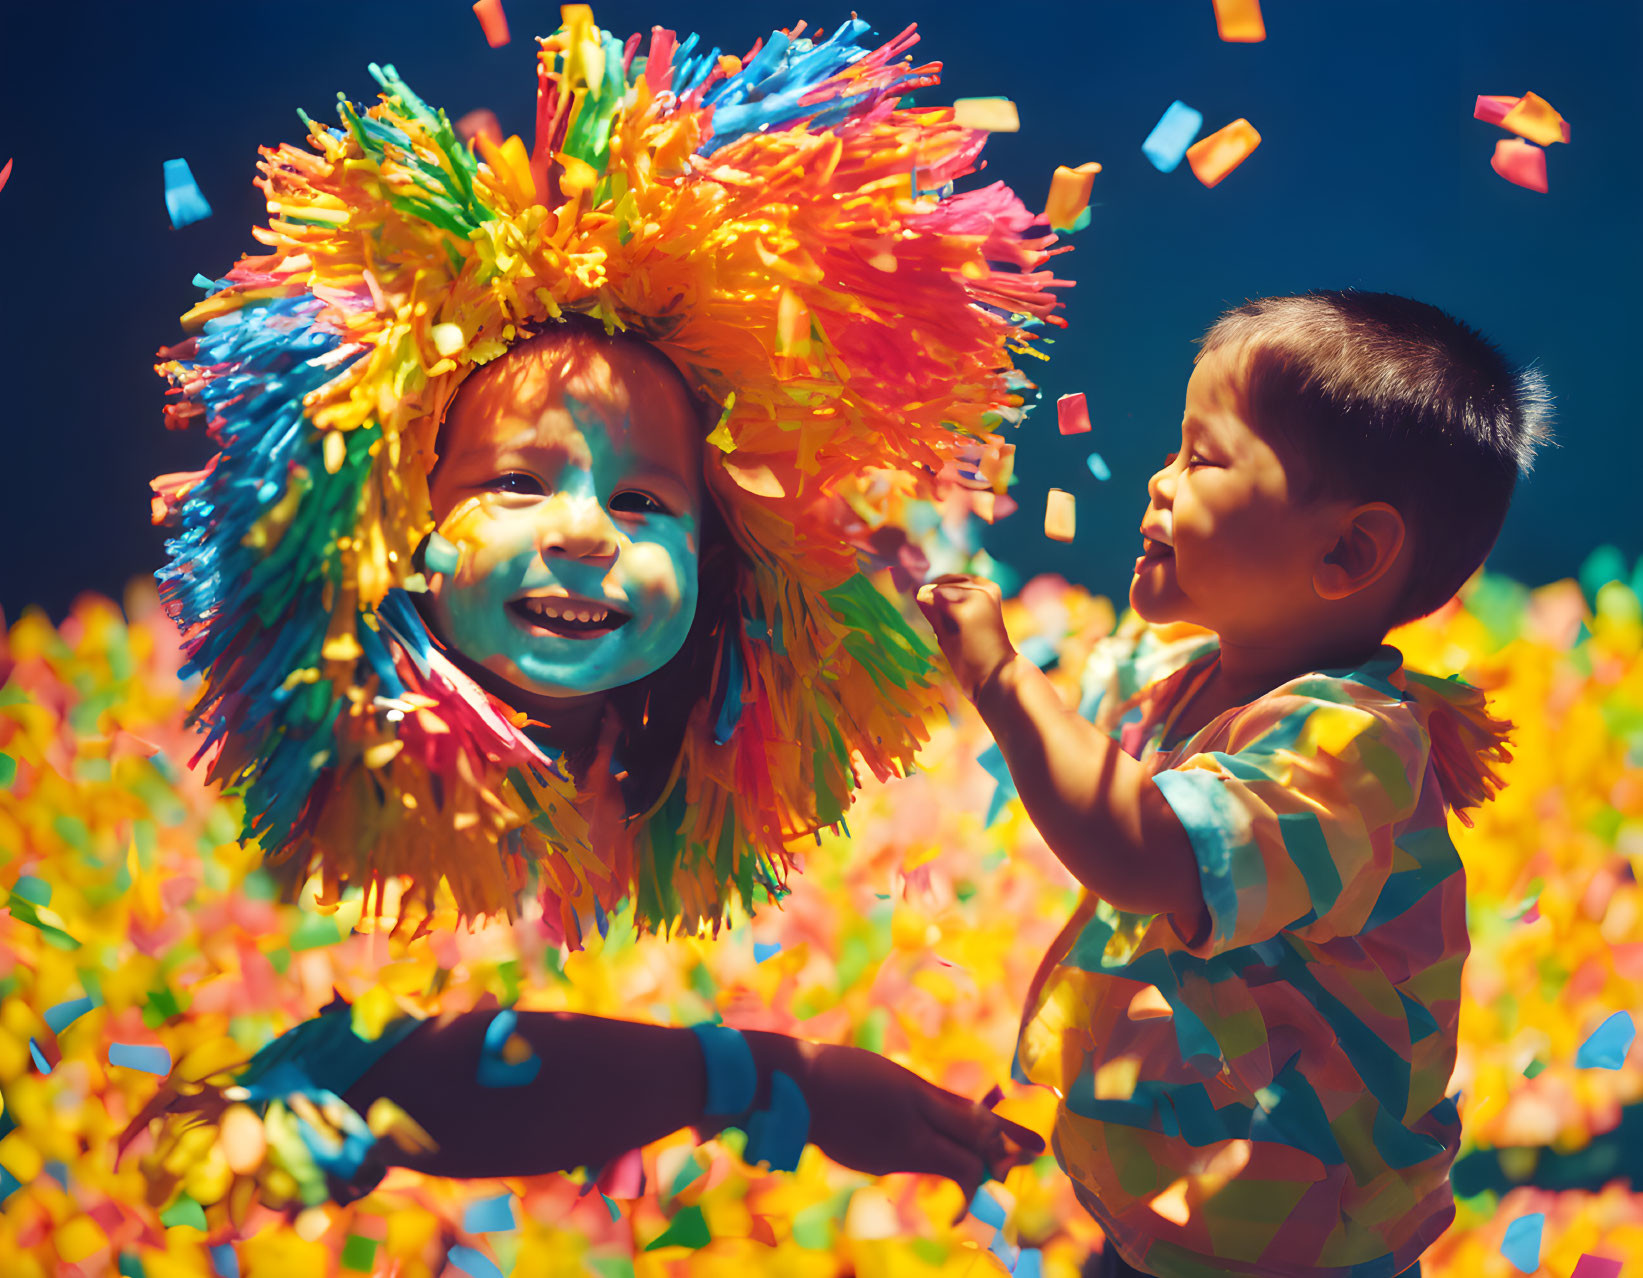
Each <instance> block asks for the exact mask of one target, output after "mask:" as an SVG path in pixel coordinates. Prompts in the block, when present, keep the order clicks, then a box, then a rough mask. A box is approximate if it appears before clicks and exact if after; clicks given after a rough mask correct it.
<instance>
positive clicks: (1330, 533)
mask: <svg viewBox="0 0 1643 1278" xmlns="http://www.w3.org/2000/svg"><path fill="white" fill-rule="evenodd" d="M1246 358H1247V356H1246V351H1245V349H1244V348H1242V347H1228V346H1223V347H1218V348H1217V349H1215V350H1213V351H1211V352H1210V353H1209V354H1207V355H1205V356H1204V357H1203V358H1202V359H1201V360H1200V361H1199V363H1198V366H1197V368H1195V369H1194V370H1193V374H1192V379H1191V381H1189V382H1188V383H1187V401H1186V412H1185V415H1184V416H1183V418H1182V421H1181V446H1180V451H1179V452H1177V453H1174V454H1172V455H1171V456H1170V457H1169V458H1167V459H1166V463H1165V466H1164V468H1163V469H1162V470H1160V471H1159V472H1158V473H1157V474H1155V475H1154V476H1153V477H1152V479H1151V480H1150V481H1149V482H1148V484H1147V495H1148V497H1149V498H1150V501H1149V503H1148V506H1147V510H1146V514H1145V516H1144V517H1143V519H1142V534H1143V537H1144V538H1145V540H1144V541H1143V543H1142V548H1143V554H1142V555H1141V557H1140V558H1139V559H1137V560H1136V561H1135V576H1134V578H1133V579H1132V580H1131V582H1130V603H1131V605H1132V606H1133V607H1134V608H1135V610H1136V611H1137V612H1138V613H1140V614H1141V615H1142V616H1143V617H1145V618H1146V619H1147V620H1148V621H1152V622H1167V621H1188V622H1192V623H1194V624H1196V625H1200V626H1203V627H1205V628H1206V629H1209V630H1213V631H1215V632H1216V633H1217V634H1219V635H1220V636H1221V637H1222V639H1223V640H1224V641H1229V642H1237V643H1243V644H1255V645H1272V644H1282V643H1283V642H1285V641H1286V640H1287V641H1293V639H1294V634H1295V627H1297V626H1301V625H1305V624H1306V623H1307V621H1308V619H1309V618H1310V617H1311V616H1312V615H1313V614H1314V612H1315V610H1316V608H1317V606H1318V603H1319V600H1318V597H1317V595H1316V592H1315V591H1314V589H1313V572H1314V569H1315V567H1316V566H1317V565H1318V563H1319V562H1320V561H1321V560H1322V559H1323V557H1324V556H1325V555H1326V554H1328V553H1329V551H1330V550H1331V548H1332V547H1333V546H1334V545H1335V544H1336V541H1337V539H1338V536H1339V518H1340V511H1339V510H1337V509H1335V504H1332V503H1329V502H1317V503H1310V504H1307V505H1301V504H1299V503H1297V502H1296V501H1294V500H1293V499H1292V496H1291V492H1292V485H1291V483H1290V480H1289V477H1288V475H1287V473H1286V470H1285V466H1284V463H1283V461H1282V460H1281V458H1280V457H1279V455H1278V453H1277V452H1275V451H1274V450H1273V448H1272V445H1271V444H1269V443H1268V442H1267V440H1266V439H1264V438H1263V437H1262V436H1261V435H1260V434H1258V433H1257V432H1256V431H1255V429H1254V428H1253V427H1252V426H1251V424H1250V423H1249V421H1248V420H1247V418H1246V416H1245V408H1244V396H1243V387H1244V384H1245V377H1244V369H1245V362H1246Z"/></svg>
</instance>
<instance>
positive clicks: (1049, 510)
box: [1044, 488, 1078, 541]
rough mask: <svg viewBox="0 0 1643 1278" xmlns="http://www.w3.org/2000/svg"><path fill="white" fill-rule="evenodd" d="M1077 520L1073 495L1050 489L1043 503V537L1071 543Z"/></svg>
mask: <svg viewBox="0 0 1643 1278" xmlns="http://www.w3.org/2000/svg"><path fill="white" fill-rule="evenodd" d="M1077 520H1078V511H1077V504H1076V502H1075V501H1074V500H1073V495H1072V494H1071V493H1069V492H1067V491H1066V490H1065V489H1062V488H1052V489H1050V492H1049V496H1048V497H1047V498H1046V500H1045V502H1044V535H1045V536H1046V537H1048V538H1049V539H1050V540H1051V541H1071V540H1072V539H1073V531H1074V529H1075V528H1076V526H1077Z"/></svg>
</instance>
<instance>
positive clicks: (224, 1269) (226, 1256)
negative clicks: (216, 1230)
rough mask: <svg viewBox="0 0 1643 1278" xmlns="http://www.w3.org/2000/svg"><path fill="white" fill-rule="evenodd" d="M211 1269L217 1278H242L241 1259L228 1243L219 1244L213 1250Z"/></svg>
mask: <svg viewBox="0 0 1643 1278" xmlns="http://www.w3.org/2000/svg"><path fill="white" fill-rule="evenodd" d="M211 1268H212V1269H213V1270H214V1271H215V1272H216V1274H217V1278H240V1258H239V1256H237V1255H236V1254H235V1253H234V1249H233V1247H231V1246H229V1245H228V1244H227V1243H219V1244H218V1245H217V1246H215V1247H213V1248H212V1249H211Z"/></svg>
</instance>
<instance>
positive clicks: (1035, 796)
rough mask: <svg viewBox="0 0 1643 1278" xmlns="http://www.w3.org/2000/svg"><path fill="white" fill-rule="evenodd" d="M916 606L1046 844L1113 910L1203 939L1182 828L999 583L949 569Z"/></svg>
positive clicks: (1203, 920) (1194, 874)
mask: <svg viewBox="0 0 1643 1278" xmlns="http://www.w3.org/2000/svg"><path fill="white" fill-rule="evenodd" d="M918 603H919V607H920V608H921V609H922V610H923V612H924V615H925V616H926V617H927V618H928V619H929V621H930V625H931V627H932V628H933V629H934V630H935V634H936V641H937V642H938V643H940V645H941V650H942V652H944V653H945V654H946V656H947V660H948V663H949V664H950V665H951V666H952V668H953V674H954V675H955V676H956V677H957V679H958V682H959V686H960V687H961V688H962V689H963V690H964V693H965V695H966V696H968V697H969V698H970V700H971V701H973V702H974V703H975V707H976V709H977V710H978V711H979V712H980V713H981V717H982V719H983V720H984V721H985V722H986V724H987V727H988V728H989V730H991V732H992V734H993V738H994V740H996V741H997V742H998V748H999V750H1000V751H1001V752H1002V753H1003V755H1004V761H1005V762H1006V763H1007V764H1009V767H1010V776H1011V777H1012V778H1013V779H1014V781H1015V784H1016V789H1017V791H1019V793H1020V795H1021V802H1022V805H1023V806H1024V807H1025V808H1026V809H1027V815H1028V816H1029V817H1031V818H1032V822H1033V825H1034V826H1036V827H1037V829H1038V832H1039V833H1040V834H1041V835H1043V836H1044V841H1045V843H1047V844H1049V847H1050V850H1051V851H1052V852H1054V853H1055V855H1056V856H1057V857H1058V858H1059V859H1060V861H1061V863H1062V864H1063V865H1065V866H1066V867H1067V869H1068V870H1070V871H1071V872H1072V874H1073V876H1074V877H1075V878H1076V879H1077V880H1078V881H1079V882H1080V883H1082V884H1083V885H1084V886H1085V887H1087V888H1089V889H1090V891H1092V892H1094V893H1095V894H1096V895H1097V896H1100V897H1103V898H1105V899H1106V900H1107V901H1109V902H1110V903H1111V904H1112V905H1114V906H1116V907H1117V908H1119V909H1121V910H1131V911H1134V912H1135V913H1138V914H1170V915H1173V916H1174V917H1175V922H1176V926H1177V927H1178V928H1179V929H1180V931H1181V933H1182V934H1183V935H1184V936H1187V937H1196V936H1198V935H1199V934H1200V933H1201V932H1202V931H1203V930H1204V928H1205V927H1206V925H1207V923H1208V919H1209V916H1208V910H1207V908H1206V906H1205V905H1204V894H1203V888H1202V886H1201V882H1200V879H1199V874H1198V863H1197V859H1196V857H1195V856H1194V853H1193V850H1192V844H1191V842H1190V841H1189V840H1188V838H1187V832H1186V830H1185V829H1184V828H1182V825H1181V823H1180V821H1179V820H1178V819H1177V818H1176V816H1175V813H1174V812H1173V811H1172V810H1171V808H1170V806H1169V804H1168V803H1167V802H1165V800H1164V796H1163V794H1162V792H1161V791H1160V790H1159V789H1158V787H1157V786H1156V785H1154V784H1153V783H1152V780H1151V778H1150V777H1149V776H1148V774H1147V772H1146V771H1145V769H1143V768H1142V766H1141V764H1140V763H1138V762H1137V761H1136V760H1135V759H1133V758H1131V757H1130V756H1129V755H1128V754H1126V753H1125V752H1124V751H1123V750H1122V749H1120V748H1119V746H1118V743H1117V742H1115V741H1113V740H1112V739H1111V738H1109V737H1108V736H1107V735H1106V734H1105V733H1104V732H1102V731H1101V730H1100V729H1099V728H1097V727H1096V726H1095V725H1094V724H1092V723H1090V722H1089V721H1088V720H1086V719H1084V718H1083V717H1082V716H1080V715H1079V714H1078V713H1077V712H1076V711H1075V710H1073V709H1071V708H1069V707H1068V706H1067V705H1066V703H1065V702H1063V701H1062V699H1061V694H1060V693H1058V692H1057V691H1056V690H1055V685H1054V684H1052V683H1051V682H1050V681H1049V679H1048V678H1046V677H1045V675H1044V672H1043V671H1041V670H1040V669H1039V668H1038V667H1037V666H1035V665H1034V664H1033V663H1032V662H1031V661H1029V660H1027V659H1026V658H1025V657H1023V656H1022V655H1021V654H1020V653H1018V652H1017V651H1016V650H1015V648H1014V646H1013V645H1012V644H1011V643H1010V639H1009V635H1008V634H1006V632H1005V629H1004V613H1003V607H1002V600H1001V597H1000V594H999V589H998V587H997V586H996V585H994V584H993V583H992V582H990V581H987V580H985V579H983V578H979V577H967V576H958V575H948V576H944V577H939V578H937V579H936V580H935V581H933V582H931V583H930V584H928V585H926V586H924V587H923V588H922V589H920V591H919V593H918Z"/></svg>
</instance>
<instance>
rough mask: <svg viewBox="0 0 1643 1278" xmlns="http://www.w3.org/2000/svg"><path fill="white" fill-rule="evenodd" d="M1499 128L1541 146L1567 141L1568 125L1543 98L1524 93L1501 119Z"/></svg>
mask: <svg viewBox="0 0 1643 1278" xmlns="http://www.w3.org/2000/svg"><path fill="white" fill-rule="evenodd" d="M1500 127H1501V128H1503V129H1509V130H1510V131H1511V132H1513V133H1516V134H1517V135H1518V136H1519V137H1524V138H1528V139H1529V141H1531V142H1536V143H1539V144H1540V145H1541V146H1551V145H1552V143H1554V142H1567V141H1568V140H1569V124H1568V121H1566V120H1565V119H1564V118H1563V117H1562V116H1561V115H1559V114H1558V113H1557V108H1555V107H1554V106H1553V105H1552V104H1551V103H1550V102H1548V101H1547V100H1546V99H1545V98H1543V97H1541V96H1540V95H1539V94H1535V93H1525V94H1524V95H1523V97H1522V98H1520V99H1519V100H1518V102H1517V104H1516V105H1515V106H1514V107H1512V109H1511V110H1510V111H1508V112H1507V113H1506V114H1505V115H1504V116H1502V117H1501V120H1500Z"/></svg>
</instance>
